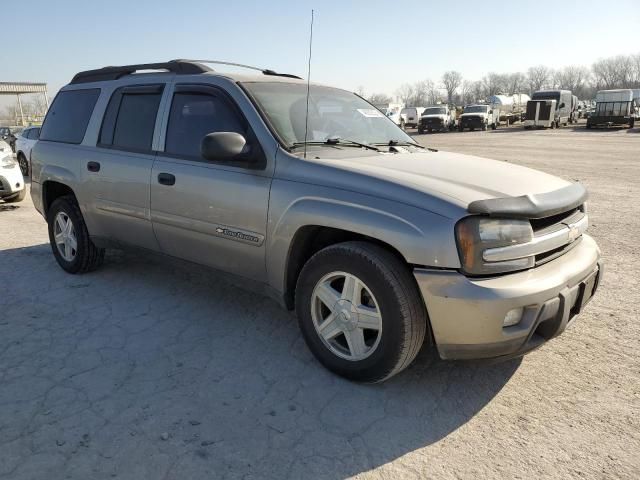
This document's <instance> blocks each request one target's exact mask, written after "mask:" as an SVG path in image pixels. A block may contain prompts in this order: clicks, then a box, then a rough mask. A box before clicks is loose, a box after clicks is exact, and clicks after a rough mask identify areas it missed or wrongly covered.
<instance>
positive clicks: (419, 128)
mask: <svg viewBox="0 0 640 480" xmlns="http://www.w3.org/2000/svg"><path fill="white" fill-rule="evenodd" d="M418 133H419V134H420V135H422V134H423V133H424V128H422V127H418Z"/></svg>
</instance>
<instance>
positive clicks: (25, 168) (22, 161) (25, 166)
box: [18, 152, 29, 177]
mask: <svg viewBox="0 0 640 480" xmlns="http://www.w3.org/2000/svg"><path fill="white" fill-rule="evenodd" d="M18 165H19V166H20V171H21V172H22V176H23V177H28V176H29V161H28V160H27V157H25V156H24V153H22V152H20V153H18Z"/></svg>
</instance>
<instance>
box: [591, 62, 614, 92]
mask: <svg viewBox="0 0 640 480" xmlns="http://www.w3.org/2000/svg"><path fill="white" fill-rule="evenodd" d="M616 70H617V66H616V61H615V58H605V59H602V60H598V61H597V62H595V63H594V64H593V65H592V66H591V71H592V72H593V76H594V77H595V84H596V87H597V88H615V87H616V86H617V85H616V83H617V79H618V73H617V71H616Z"/></svg>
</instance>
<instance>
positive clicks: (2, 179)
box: [0, 140, 27, 203]
mask: <svg viewBox="0 0 640 480" xmlns="http://www.w3.org/2000/svg"><path fill="white" fill-rule="evenodd" d="M26 194H27V190H26V188H25V186H24V178H23V177H22V173H21V172H20V167H19V166H18V164H17V163H16V161H15V160H14V158H13V151H12V150H11V147H10V146H9V144H8V143H7V142H5V141H3V140H0V199H2V200H4V201H5V202H8V203H13V202H21V201H22V200H24V197H25V195H26Z"/></svg>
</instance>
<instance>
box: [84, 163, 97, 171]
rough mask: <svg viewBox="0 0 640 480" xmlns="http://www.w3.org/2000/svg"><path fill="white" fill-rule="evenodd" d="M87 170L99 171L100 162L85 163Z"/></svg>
mask: <svg viewBox="0 0 640 480" xmlns="http://www.w3.org/2000/svg"><path fill="white" fill-rule="evenodd" d="M87 170H89V171H90V172H99V171H100V164H99V163H98V162H89V163H87Z"/></svg>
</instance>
